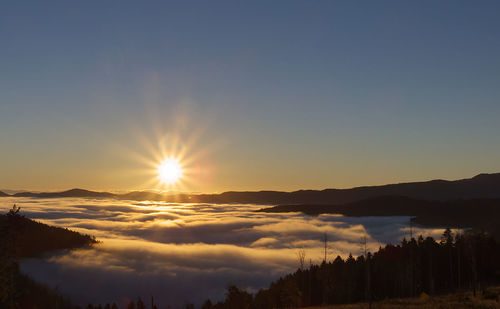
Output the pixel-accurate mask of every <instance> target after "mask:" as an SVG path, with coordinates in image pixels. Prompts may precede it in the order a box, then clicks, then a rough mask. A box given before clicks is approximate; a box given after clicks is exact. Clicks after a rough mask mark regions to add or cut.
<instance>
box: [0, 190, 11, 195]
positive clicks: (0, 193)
mask: <svg viewBox="0 0 500 309" xmlns="http://www.w3.org/2000/svg"><path fill="white" fill-rule="evenodd" d="M0 196H9V195H8V194H7V193H5V192H2V191H0Z"/></svg>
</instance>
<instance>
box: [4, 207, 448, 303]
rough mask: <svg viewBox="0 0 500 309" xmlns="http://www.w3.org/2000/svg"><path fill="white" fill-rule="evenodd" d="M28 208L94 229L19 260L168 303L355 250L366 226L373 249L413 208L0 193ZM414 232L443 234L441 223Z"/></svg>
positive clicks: (76, 282)
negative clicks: (84, 237) (311, 212)
mask: <svg viewBox="0 0 500 309" xmlns="http://www.w3.org/2000/svg"><path fill="white" fill-rule="evenodd" d="M13 203H16V204H18V205H20V206H21V207H22V213H23V214H24V215H26V216H27V217H30V218H34V219H37V220H39V221H42V222H44V223H47V224H51V225H57V226H63V227H68V228H71V229H74V230H77V231H80V232H83V233H88V234H92V235H95V236H96V237H97V238H98V239H99V240H101V241H102V243H101V244H99V245H97V246H95V248H92V249H80V250H74V251H72V252H62V253H60V254H58V255H53V256H49V257H47V258H45V259H43V260H40V259H30V260H25V261H23V263H22V269H23V271H25V272H26V273H28V274H30V275H31V276H33V277H34V278H35V279H37V280H39V281H41V282H45V283H47V284H49V285H51V286H54V287H58V288H59V290H60V291H61V292H63V293H66V294H67V295H69V296H70V297H71V298H72V299H74V300H75V301H76V302H79V303H82V304H83V303H84V302H85V301H91V302H111V301H116V302H123V301H125V302H126V301H127V297H133V298H135V297H137V296H142V297H143V298H144V299H150V297H151V296H154V297H155V299H156V302H157V303H159V304H161V305H162V306H166V305H167V304H171V305H173V306H180V305H182V304H184V303H185V302H186V301H192V302H197V303H199V302H201V301H203V300H204V299H206V298H207V297H210V298H211V299H212V300H218V299H221V298H222V297H223V295H224V291H225V288H226V287H227V286H228V285H229V284H237V285H238V286H240V287H244V288H247V289H249V290H250V291H256V290H257V289H259V288H261V287H264V286H267V285H268V284H269V283H270V282H271V281H272V280H275V279H277V278H278V277H279V276H281V275H283V274H285V273H287V272H291V271H293V270H295V269H296V268H297V266H298V264H299V263H298V260H297V252H298V250H299V249H301V248H303V249H304V250H305V252H306V260H307V261H309V260H311V261H312V262H313V263H318V262H320V261H321V260H322V258H323V254H324V252H323V250H324V249H323V246H324V243H323V239H324V235H325V233H326V235H327V239H328V257H329V259H333V258H335V257H336V256H337V255H341V256H347V255H348V254H349V253H352V254H353V255H358V254H360V252H361V251H362V248H361V242H362V239H363V237H365V236H366V238H367V242H368V246H369V248H370V249H371V250H376V249H377V248H378V247H379V246H380V245H383V244H385V243H396V242H398V241H399V240H400V239H401V238H403V237H405V236H406V237H408V236H409V233H410V231H409V218H408V217H362V218H353V217H343V216H338V215H320V216H317V217H311V216H306V215H303V214H299V213H286V214H269V213H256V212H255V210H257V209H260V208H261V207H262V206H256V205H234V204H230V205H211V204H166V203H150V202H142V203H137V202H134V201H117V200H93V199H70V198H68V199H29V198H3V199H2V200H0V207H1V208H0V210H2V211H3V212H5V211H7V210H8V209H9V208H11V207H12V204H13ZM414 233H424V234H426V235H431V236H434V237H436V236H439V235H440V234H441V233H442V230H431V229H418V230H416V231H415V230H414Z"/></svg>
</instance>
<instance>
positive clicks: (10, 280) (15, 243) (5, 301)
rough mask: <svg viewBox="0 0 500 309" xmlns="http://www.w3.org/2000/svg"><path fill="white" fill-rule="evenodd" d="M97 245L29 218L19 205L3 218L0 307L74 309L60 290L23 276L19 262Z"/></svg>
mask: <svg viewBox="0 0 500 309" xmlns="http://www.w3.org/2000/svg"><path fill="white" fill-rule="evenodd" d="M96 242H97V241H96V240H95V238H93V237H91V236H89V235H82V234H80V233H77V232H74V231H70V230H68V229H63V228H58V227H53V226H48V225H46V224H42V223H40V222H36V221H33V220H30V219H28V218H25V217H24V216H22V215H20V213H19V208H17V207H16V206H14V207H13V208H12V209H11V210H10V211H9V212H8V213H7V214H5V215H3V214H2V215H0V308H2V309H3V308H30V309H31V308H38V309H41V308H58V309H66V308H67V309H70V308H73V306H72V305H71V303H70V301H69V300H67V299H65V298H64V297H62V296H61V295H60V294H59V293H58V292H57V291H55V290H53V289H50V288H48V287H46V286H44V285H41V284H39V283H37V282H35V281H33V280H32V279H30V278H29V277H28V276H26V275H24V274H22V273H21V272H20V271H19V259H21V258H28V257H40V256H42V255H43V254H46V253H48V252H53V251H56V250H68V249H73V248H78V247H82V246H90V245H93V244H95V243H96Z"/></svg>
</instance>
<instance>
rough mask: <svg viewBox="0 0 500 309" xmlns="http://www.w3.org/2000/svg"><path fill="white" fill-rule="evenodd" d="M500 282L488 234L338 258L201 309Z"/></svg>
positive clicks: (345, 299)
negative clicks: (262, 287)
mask: <svg viewBox="0 0 500 309" xmlns="http://www.w3.org/2000/svg"><path fill="white" fill-rule="evenodd" d="M498 283H500V245H499V243H497V241H496V240H495V239H494V238H493V237H491V236H490V235H489V234H487V233H485V232H478V231H467V232H465V233H463V234H457V235H453V233H452V232H451V231H450V230H449V229H447V230H446V231H445V232H444V234H443V236H442V239H441V240H440V241H438V242H437V241H435V240H434V239H433V238H432V237H427V238H423V237H422V236H420V237H418V238H417V239H415V238H412V239H411V240H409V241H408V240H406V239H405V240H403V241H402V242H401V244H399V245H386V246H385V247H380V248H379V250H378V251H377V252H375V253H374V254H371V253H369V252H368V253H367V254H366V255H361V256H358V257H357V258H354V257H353V256H352V255H350V256H349V257H348V258H347V259H342V258H341V257H340V256H337V258H335V259H334V260H333V261H329V262H323V263H322V264H321V265H310V267H309V268H307V269H300V268H299V269H298V270H297V271H296V272H294V273H292V274H289V275H287V276H285V277H282V278H280V279H279V280H277V281H275V282H273V283H271V285H270V286H269V288H267V289H261V290H260V291H258V292H257V293H256V294H255V295H251V294H249V293H247V292H245V291H243V290H240V289H238V288H237V287H234V286H232V287H230V288H228V291H227V294H226V299H225V300H224V301H223V302H219V303H216V304H212V303H211V302H210V300H207V301H206V302H205V304H204V305H203V306H202V308H203V309H214V308H217V309H229V308H231V309H232V308H249V309H253V308H255V309H257V308H262V309H265V308H296V307H301V306H314V305H324V304H342V303H353V302H360V301H368V302H370V301H372V300H381V299H385V298H395V297H397V298H402V297H412V296H417V295H421V293H427V294H441V293H447V292H455V291H457V290H465V289H471V290H473V291H474V293H475V292H476V290H479V289H483V288H485V287H486V286H488V285H493V284H498Z"/></svg>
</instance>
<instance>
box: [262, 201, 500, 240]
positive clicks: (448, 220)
mask: <svg viewBox="0 0 500 309" xmlns="http://www.w3.org/2000/svg"><path fill="white" fill-rule="evenodd" d="M258 211H259V212H269V213H283V212H302V213H305V214H308V215H319V214H328V213H330V214H341V215H345V216H353V217H362V216H411V217H414V218H413V219H412V221H413V222H415V223H417V224H420V225H425V226H435V227H460V228H481V229H487V230H489V231H491V232H493V233H494V234H495V235H498V236H500V234H499V233H498V232H499V228H500V225H499V222H498V218H500V199H458V200H448V201H428V200H417V199H413V198H408V197H403V196H382V197H376V198H370V199H365V200H361V201H356V202H352V203H346V204H341V205H325V204H301V205H297V204H294V205H279V206H274V207H268V208H263V209H260V210H258Z"/></svg>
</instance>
